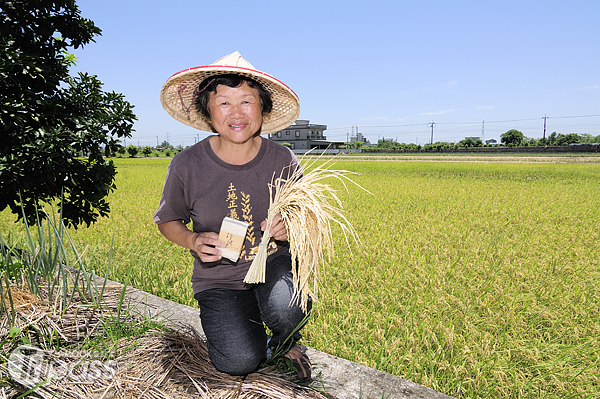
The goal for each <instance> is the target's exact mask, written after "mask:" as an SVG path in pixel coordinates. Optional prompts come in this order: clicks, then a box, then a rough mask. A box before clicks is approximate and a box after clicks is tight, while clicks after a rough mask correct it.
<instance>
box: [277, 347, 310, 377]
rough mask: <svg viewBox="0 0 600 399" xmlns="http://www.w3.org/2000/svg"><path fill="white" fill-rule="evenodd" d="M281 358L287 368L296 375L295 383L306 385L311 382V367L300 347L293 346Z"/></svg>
mask: <svg viewBox="0 0 600 399" xmlns="http://www.w3.org/2000/svg"><path fill="white" fill-rule="evenodd" d="M283 357H284V358H285V360H286V363H287V364H288V366H290V368H291V369H292V370H293V371H294V372H295V373H296V375H295V377H296V378H295V380H296V382H300V383H306V382H310V381H312V377H311V368H312V365H311V364H310V359H309V358H308V356H307V355H306V353H304V351H303V350H302V349H301V348H300V345H298V344H296V345H294V346H293V347H292V349H290V350H289V351H288V353H286V354H285V355H283Z"/></svg>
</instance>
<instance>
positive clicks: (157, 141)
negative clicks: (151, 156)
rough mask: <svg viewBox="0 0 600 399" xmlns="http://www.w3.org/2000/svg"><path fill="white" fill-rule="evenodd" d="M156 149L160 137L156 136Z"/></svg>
mask: <svg viewBox="0 0 600 399" xmlns="http://www.w3.org/2000/svg"><path fill="white" fill-rule="evenodd" d="M156 148H158V136H156Z"/></svg>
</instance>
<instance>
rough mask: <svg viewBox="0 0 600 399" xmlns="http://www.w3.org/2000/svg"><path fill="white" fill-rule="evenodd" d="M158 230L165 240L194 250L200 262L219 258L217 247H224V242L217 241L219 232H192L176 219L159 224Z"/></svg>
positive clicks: (214, 260) (219, 253) (213, 260)
mask: <svg viewBox="0 0 600 399" xmlns="http://www.w3.org/2000/svg"><path fill="white" fill-rule="evenodd" d="M158 230H160V232H161V233H162V235H164V236H165V237H166V238H167V240H169V241H171V242H174V243H175V244H177V245H181V246H182V247H184V248H188V249H191V250H192V251H194V252H196V253H197V254H198V256H199V257H200V260H201V261H202V262H216V261H218V260H221V252H220V251H219V249H218V248H223V247H225V243H224V242H223V241H219V234H217V233H215V232H205V233H194V232H193V231H191V230H190V229H188V228H187V227H186V226H185V225H184V224H183V223H181V222H178V221H171V222H167V223H162V224H159V225H158Z"/></svg>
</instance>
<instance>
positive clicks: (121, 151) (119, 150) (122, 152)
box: [117, 145, 127, 156]
mask: <svg viewBox="0 0 600 399" xmlns="http://www.w3.org/2000/svg"><path fill="white" fill-rule="evenodd" d="M126 152H127V149H126V148H125V146H122V145H119V147H118V148H117V154H119V155H121V156H123V155H125V153H126Z"/></svg>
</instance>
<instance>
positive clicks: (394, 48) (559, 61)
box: [75, 0, 600, 146]
mask: <svg viewBox="0 0 600 399" xmlns="http://www.w3.org/2000/svg"><path fill="white" fill-rule="evenodd" d="M77 4H78V6H79V8H80V10H81V12H82V15H83V16H84V17H85V18H89V19H91V20H92V21H94V23H95V24H96V25H97V26H98V27H100V28H101V29H102V31H103V32H102V36H99V37H97V38H96V43H91V44H89V45H87V46H86V47H85V48H83V49H80V50H77V51H75V54H76V55H77V56H78V57H79V60H78V65H77V68H76V69H75V70H81V71H86V72H88V73H90V74H94V75H98V77H99V79H100V80H101V81H102V82H104V89H105V90H106V91H116V92H120V93H123V94H125V96H126V98H127V100H128V101H130V102H131V103H132V104H134V105H135V109H134V111H135V113H136V115H137V116H138V119H139V120H138V122H137V123H136V125H135V129H136V131H135V132H134V133H133V137H132V139H130V140H128V143H127V144H136V145H138V144H139V145H142V146H143V145H156V143H157V141H158V142H163V141H164V140H167V139H168V141H169V142H170V143H171V144H173V145H180V144H181V145H184V146H187V145H191V144H193V143H194V142H195V141H196V140H198V139H202V138H204V137H206V136H208V135H209V133H207V132H202V131H199V130H196V129H193V128H191V127H187V126H185V125H183V124H181V123H179V122H177V121H175V120H174V119H172V118H171V117H170V116H169V115H168V114H167V113H166V112H165V111H164V110H163V109H162V106H161V104H160V101H159V93H160V89H161V87H162V85H163V83H164V82H165V80H166V79H167V78H169V77H170V76H171V75H172V74H174V73H176V72H178V71H180V70H183V69H186V68H190V67H194V66H199V65H207V64H211V63H213V62H214V61H216V60H217V59H218V58H220V57H222V56H224V55H226V54H230V53H232V52H234V51H239V52H240V53H241V54H242V56H243V57H244V58H246V59H247V60H248V61H249V62H250V63H251V64H253V65H254V67H256V68H257V69H259V70H262V71H265V72H267V73H269V74H271V75H273V76H275V77H276V78H278V79H279V80H281V81H283V82H284V83H286V84H287V85H288V86H290V87H291V88H292V89H293V90H294V91H295V92H296V94H298V96H299V98H300V104H301V112H300V118H301V119H309V120H310V121H311V122H313V123H318V124H325V125H327V126H328V129H327V130H326V132H325V135H326V136H327V138H328V139H331V140H344V141H345V140H346V138H347V136H348V134H351V133H352V132H353V131H355V130H354V129H358V131H359V132H361V133H363V135H364V136H365V137H366V138H367V139H369V140H370V141H371V142H377V140H378V139H380V138H384V137H385V138H393V139H397V141H399V142H405V143H411V142H412V143H415V142H417V143H419V144H425V143H428V142H429V141H430V140H431V128H430V123H431V122H435V125H434V142H437V141H451V142H456V141H459V140H462V139H464V138H465V137H467V136H481V135H482V131H483V137H484V138H485V139H488V138H496V139H499V137H500V135H501V134H502V133H504V132H505V131H507V130H509V129H518V130H521V131H522V132H523V133H524V134H525V136H527V137H534V138H539V137H542V134H543V123H544V120H543V117H544V116H545V115H546V116H547V117H548V119H547V120H546V124H547V134H549V133H551V132H553V131H556V132H559V133H589V134H593V135H594V136H597V135H599V134H600V23H599V20H598V17H599V16H600V2H599V1H597V0H585V1H579V0H572V1H569V2H567V1H554V0H550V1H548V0H546V1H523V0H521V1H512V0H504V1H501V2H490V1H481V0H479V1H462V0H455V1H428V0H421V1H418V2H417V1H415V2H404V1H398V0H395V1H387V0H386V1H383V0H371V1H352V0H346V1H327V0H320V1H313V0H303V1H297V2H291V1H290V2H288V1H281V0H279V1H258V0H255V1H237V0H230V1H227V2H219V1H201V0H196V1H187V0H182V1H178V0H170V1H156V0H155V1H152V0H146V1H138V0H120V1H115V0H102V1H99V0H77ZM484 121H485V122H484Z"/></svg>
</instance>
